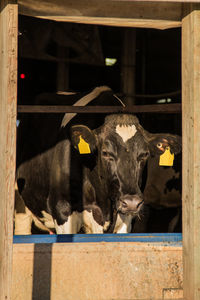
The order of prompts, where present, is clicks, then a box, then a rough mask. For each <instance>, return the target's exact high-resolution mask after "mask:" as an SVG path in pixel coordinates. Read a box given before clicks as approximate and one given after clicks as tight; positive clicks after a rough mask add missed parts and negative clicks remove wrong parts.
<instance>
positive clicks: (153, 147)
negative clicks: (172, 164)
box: [149, 133, 182, 156]
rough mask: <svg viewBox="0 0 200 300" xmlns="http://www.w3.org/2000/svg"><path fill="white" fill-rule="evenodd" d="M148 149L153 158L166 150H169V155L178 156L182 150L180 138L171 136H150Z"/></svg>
mask: <svg viewBox="0 0 200 300" xmlns="http://www.w3.org/2000/svg"><path fill="white" fill-rule="evenodd" d="M149 148H150V152H151V155H153V156H154V155H156V154H158V155H161V154H163V153H164V152H165V150H166V148H169V149H170V152H171V153H174V154H178V153H180V152H181V150H182V140H181V137H180V136H178V135H173V134H167V133H159V134H151V138H150V139H149Z"/></svg>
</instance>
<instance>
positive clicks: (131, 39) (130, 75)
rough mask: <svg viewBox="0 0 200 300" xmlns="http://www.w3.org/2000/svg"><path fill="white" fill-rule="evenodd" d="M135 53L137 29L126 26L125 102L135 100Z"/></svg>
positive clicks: (123, 61)
mask: <svg viewBox="0 0 200 300" xmlns="http://www.w3.org/2000/svg"><path fill="white" fill-rule="evenodd" d="M135 53H136V30H135V29H133V28H126V29H125V30H124V41H123V50H122V79H121V82H122V92H123V94H125V99H124V102H125V103H126V104H127V105H132V104H134V102H135V68H136V66H135Z"/></svg>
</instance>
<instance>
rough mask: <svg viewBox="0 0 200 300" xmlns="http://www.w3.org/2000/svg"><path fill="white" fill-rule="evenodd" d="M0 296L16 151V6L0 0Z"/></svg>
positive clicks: (6, 274)
mask: <svg viewBox="0 0 200 300" xmlns="http://www.w3.org/2000/svg"><path fill="white" fill-rule="evenodd" d="M0 9H1V11H0V230H1V234H0V299H1V300H5V299H6V300H9V299H10V291H11V273H12V240H13V205H14V185H15V184H14V183H15V155H16V149H15V148H16V99H17V19H18V9H17V5H15V4H8V1H1V2H0Z"/></svg>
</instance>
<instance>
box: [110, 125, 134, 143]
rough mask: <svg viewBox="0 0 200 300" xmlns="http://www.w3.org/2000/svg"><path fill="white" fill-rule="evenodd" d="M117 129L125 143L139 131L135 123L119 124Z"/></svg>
mask: <svg viewBox="0 0 200 300" xmlns="http://www.w3.org/2000/svg"><path fill="white" fill-rule="evenodd" d="M115 130H116V133H117V134H119V136H121V138H122V140H123V141H124V143H125V142H126V141H128V140H129V139H130V138H132V137H133V136H134V135H135V134H136V132H137V129H136V127H135V125H134V124H133V125H131V126H126V125H122V126H120V125H117V126H116V129H115Z"/></svg>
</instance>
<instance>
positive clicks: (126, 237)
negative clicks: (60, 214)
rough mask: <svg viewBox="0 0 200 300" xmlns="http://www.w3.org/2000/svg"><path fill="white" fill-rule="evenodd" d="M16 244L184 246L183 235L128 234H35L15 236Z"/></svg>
mask: <svg viewBox="0 0 200 300" xmlns="http://www.w3.org/2000/svg"><path fill="white" fill-rule="evenodd" d="M13 241H14V243H15V244H21V243H24V244H29V243H37V244H40V243H99V242H108V243H111V242H148V243H149V242H151V243H167V246H174V245H175V246H180V247H181V246H182V234H181V233H128V234H124V233H122V234H120V233H119V234H60V235H56V234H53V235H50V234H45V235H44V234H34V235H15V236H14V240H13Z"/></svg>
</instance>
